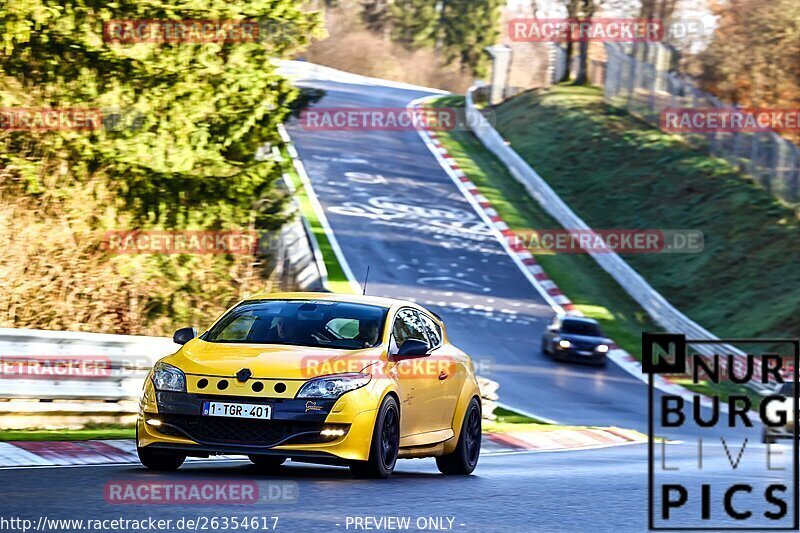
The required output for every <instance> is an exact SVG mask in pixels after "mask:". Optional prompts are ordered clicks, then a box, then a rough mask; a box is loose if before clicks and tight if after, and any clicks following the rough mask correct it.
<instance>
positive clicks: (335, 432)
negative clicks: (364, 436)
mask: <svg viewBox="0 0 800 533" xmlns="http://www.w3.org/2000/svg"><path fill="white" fill-rule="evenodd" d="M319 434H320V435H322V436H323V437H341V436H342V435H344V430H343V429H323V430H322V431H320V432H319Z"/></svg>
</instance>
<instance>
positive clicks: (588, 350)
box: [542, 315, 611, 366]
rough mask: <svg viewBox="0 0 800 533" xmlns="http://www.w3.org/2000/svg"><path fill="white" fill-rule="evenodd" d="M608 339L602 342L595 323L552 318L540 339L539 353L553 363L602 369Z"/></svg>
mask: <svg viewBox="0 0 800 533" xmlns="http://www.w3.org/2000/svg"><path fill="white" fill-rule="evenodd" d="M610 348H611V339H608V338H606V336H605V335H604V334H603V331H602V330H601V329H600V326H599V325H598V324H597V321H596V320H593V319H591V318H584V317H578V316H566V315H556V317H555V318H554V319H553V322H552V323H551V324H550V325H549V326H547V331H545V333H544V334H543V335H542V353H544V354H545V355H549V356H550V357H552V358H553V359H554V360H555V361H577V362H582V363H591V364H594V365H598V366H605V365H606V356H607V355H608V351H609V349H610Z"/></svg>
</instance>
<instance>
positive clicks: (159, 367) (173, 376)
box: [153, 363, 186, 392]
mask: <svg viewBox="0 0 800 533" xmlns="http://www.w3.org/2000/svg"><path fill="white" fill-rule="evenodd" d="M153 385H154V386H155V388H156V390H161V391H173V392H186V376H185V375H184V374H183V372H181V371H180V370H178V369H177V368H175V367H174V366H172V365H168V364H167V363H156V366H155V367H154V368H153Z"/></svg>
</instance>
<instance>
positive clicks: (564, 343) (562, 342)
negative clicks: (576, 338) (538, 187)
mask: <svg viewBox="0 0 800 533" xmlns="http://www.w3.org/2000/svg"><path fill="white" fill-rule="evenodd" d="M570 346H572V343H571V342H569V341H568V340H567V339H561V340H560V341H558V347H559V348H562V349H564V350H566V349H567V348H569V347H570Z"/></svg>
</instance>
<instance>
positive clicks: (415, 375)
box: [389, 307, 441, 437]
mask: <svg viewBox="0 0 800 533" xmlns="http://www.w3.org/2000/svg"><path fill="white" fill-rule="evenodd" d="M408 339H416V340H420V341H423V342H425V343H426V344H427V343H428V336H427V333H426V332H425V327H424V325H423V323H422V321H421V320H420V317H419V315H418V314H417V312H416V310H414V309H412V308H410V307H404V308H402V309H400V310H399V311H398V312H397V315H396V316H395V320H394V325H393V326H392V339H391V340H390V346H389V353H390V355H394V354H396V353H397V350H398V349H399V348H400V346H402V345H403V343H404V342H405V341H407V340H408ZM390 359H391V358H390ZM429 361H430V355H427V356H422V357H413V358H404V359H398V360H395V362H394V372H395V375H396V376H397V381H398V387H399V389H400V434H401V436H402V437H405V436H410V435H418V434H420V433H427V432H429V431H435V430H437V429H441V416H440V413H438V412H437V411H436V403H437V402H436V397H437V394H439V392H440V390H441V389H440V387H438V385H439V382H438V381H439V380H438V376H437V375H434V373H433V372H431V371H430V369H429V367H430V366H431V365H430V364H429Z"/></svg>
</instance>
